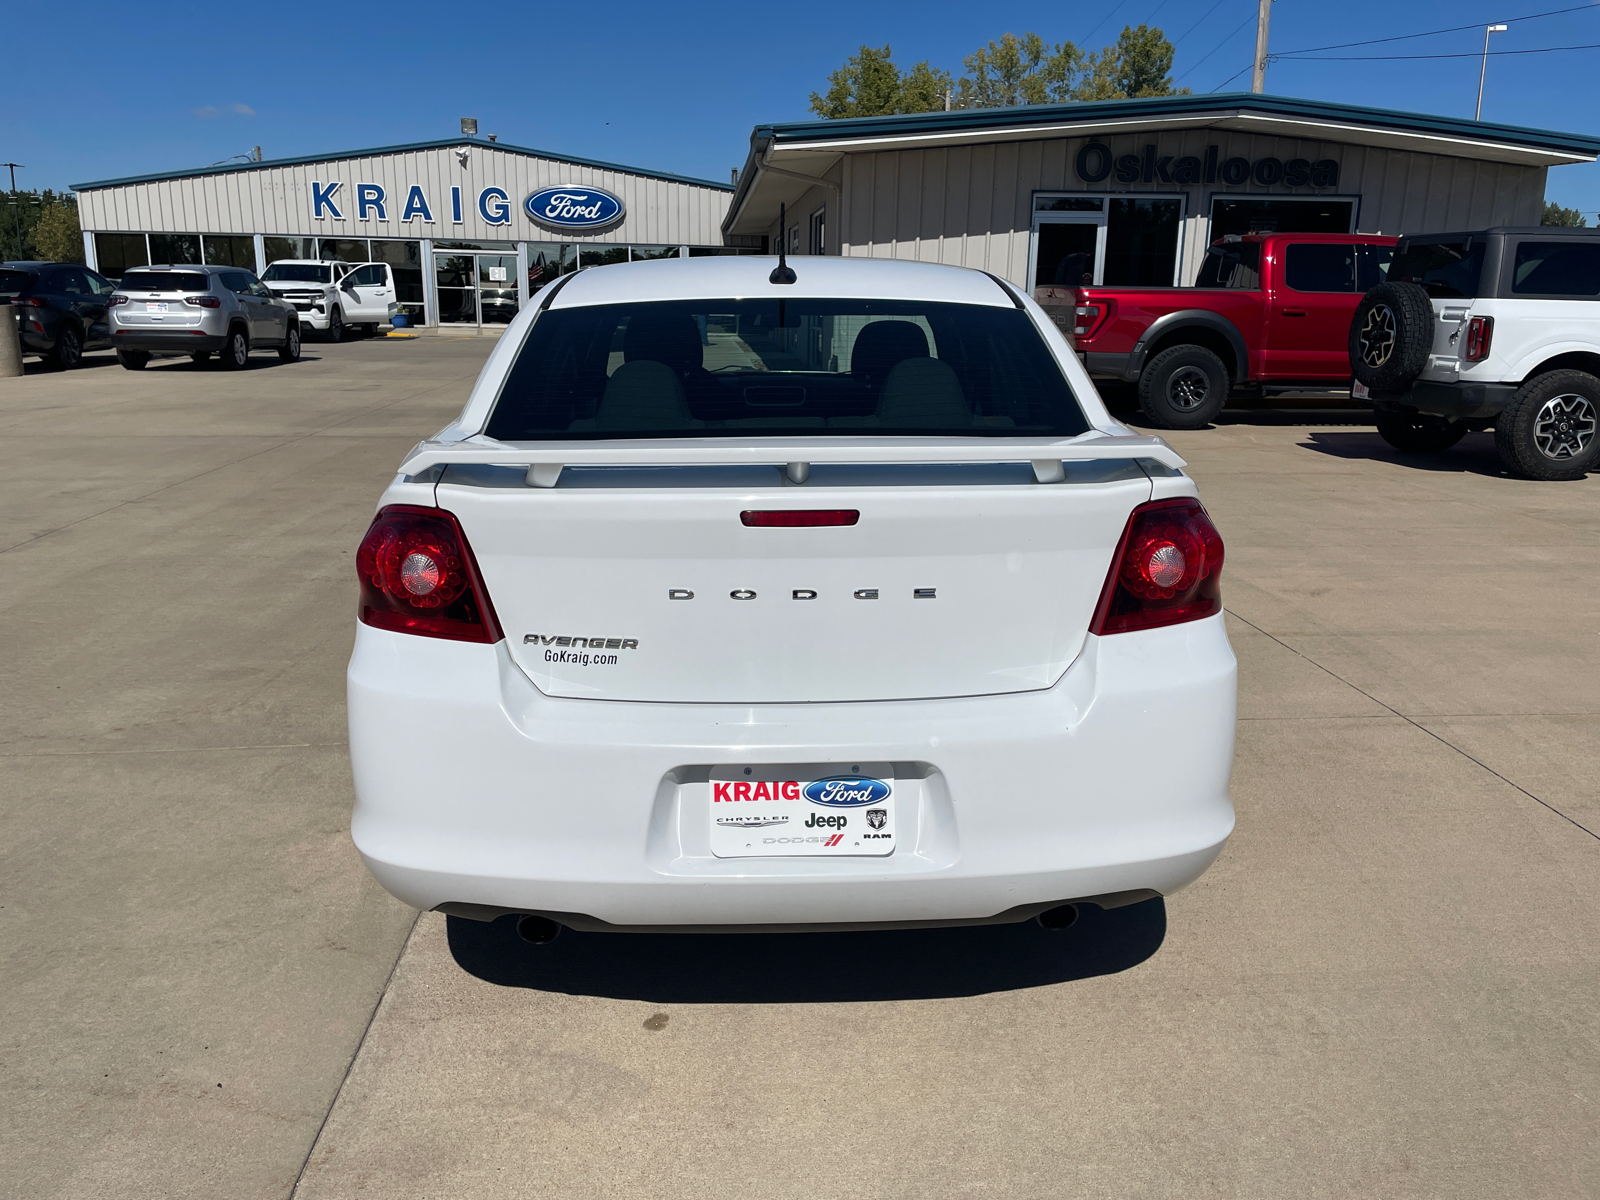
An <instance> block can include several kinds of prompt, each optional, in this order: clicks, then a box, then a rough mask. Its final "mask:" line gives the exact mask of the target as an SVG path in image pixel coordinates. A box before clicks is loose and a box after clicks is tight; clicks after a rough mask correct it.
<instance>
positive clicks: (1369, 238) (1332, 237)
mask: <svg viewBox="0 0 1600 1200" xmlns="http://www.w3.org/2000/svg"><path fill="white" fill-rule="evenodd" d="M1274 237H1292V238H1293V239H1294V240H1295V241H1297V242H1380V243H1388V242H1398V241H1399V240H1400V239H1399V237H1391V236H1390V235H1388V234H1385V233H1293V232H1288V231H1283V232H1280V231H1278V230H1273V231H1272V232H1271V233H1242V234H1240V235H1239V240H1240V241H1241V242H1260V241H1265V240H1266V239H1267V238H1274ZM1222 240H1223V239H1221V238H1219V239H1218V241H1217V242H1212V243H1211V244H1212V245H1213V246H1215V245H1217V244H1218V242H1220V241H1222Z"/></svg>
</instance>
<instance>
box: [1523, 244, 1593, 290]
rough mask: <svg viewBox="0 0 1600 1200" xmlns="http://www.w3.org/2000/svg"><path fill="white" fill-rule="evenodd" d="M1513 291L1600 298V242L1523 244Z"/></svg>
mask: <svg viewBox="0 0 1600 1200" xmlns="http://www.w3.org/2000/svg"><path fill="white" fill-rule="evenodd" d="M1511 290H1512V291H1513V292H1515V293H1516V294H1518V295H1525V296H1600V242H1579V241H1566V240H1563V241H1559V242H1522V243H1519V244H1518V246H1517V257H1516V262H1515V264H1514V265H1513V267H1512V272H1511Z"/></svg>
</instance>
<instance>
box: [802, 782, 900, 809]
mask: <svg viewBox="0 0 1600 1200" xmlns="http://www.w3.org/2000/svg"><path fill="white" fill-rule="evenodd" d="M804 794H805V798H806V799H807V800H809V801H811V803H813V804H826V805H829V806H831V807H833V808H855V807H856V806H857V805H860V804H877V803H878V802H879V801H881V800H887V799H888V798H889V785H888V784H887V783H884V782H882V781H881V780H878V779H865V778H863V777H861V776H859V775H844V776H838V777H836V778H833V779H818V780H817V781H816V782H815V783H808V784H806V787H805V793H804Z"/></svg>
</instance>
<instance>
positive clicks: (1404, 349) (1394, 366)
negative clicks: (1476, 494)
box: [1350, 226, 1600, 480]
mask: <svg viewBox="0 0 1600 1200" xmlns="http://www.w3.org/2000/svg"><path fill="white" fill-rule="evenodd" d="M1350 367H1351V371H1352V372H1353V374H1354V375H1355V384H1354V386H1353V388H1352V391H1353V393H1354V394H1355V396H1356V397H1357V398H1361V399H1370V400H1371V401H1372V403H1373V408H1374V410H1375V417H1376V421H1377V426H1378V432H1379V433H1380V434H1381V435H1382V436H1383V438H1384V440H1385V441H1387V442H1389V444H1390V445H1392V446H1394V447H1396V448H1397V449H1399V450H1403V451H1406V452H1408V453H1413V454H1433V453H1439V452H1441V451H1444V450H1448V449H1449V448H1450V447H1451V446H1453V445H1455V444H1456V443H1457V442H1458V441H1460V440H1461V438H1462V437H1463V436H1464V435H1465V434H1467V433H1468V432H1470V431H1472V430H1477V429H1491V428H1492V429H1493V430H1494V436H1495V447H1496V449H1497V450H1498V451H1499V454H1500V459H1501V461H1502V462H1503V463H1504V464H1505V466H1506V468H1507V469H1508V470H1510V471H1512V472H1514V473H1515V474H1518V475H1523V476H1526V477H1528V478H1530V479H1545V480H1563V479H1581V478H1583V476H1584V475H1585V474H1587V473H1588V472H1590V471H1595V470H1600V230H1595V229H1563V228H1552V227H1548V226H1531V227H1520V228H1512V227H1501V228H1495V229H1484V230H1478V231H1476V232H1470V233H1430V234H1418V235H1414V236H1409V237H1404V238H1401V239H1400V243H1399V245H1397V246H1396V247H1395V254H1394V262H1393V264H1392V265H1391V266H1390V268H1389V274H1388V278H1387V280H1386V281H1385V282H1384V283H1381V284H1379V285H1378V286H1377V287H1375V288H1373V289H1372V290H1371V291H1369V292H1368V293H1367V294H1366V295H1365V296H1364V297H1362V300H1361V303H1360V305H1359V306H1358V307H1357V309H1356V314H1355V318H1354V320H1353V321H1352V323H1351V326H1350Z"/></svg>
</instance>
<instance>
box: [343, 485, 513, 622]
mask: <svg viewBox="0 0 1600 1200" xmlns="http://www.w3.org/2000/svg"><path fill="white" fill-rule="evenodd" d="M356 574H357V575H358V576H359V577H360V580H361V608H360V617H361V620H362V621H363V622H364V623H365V624H367V625H372V626H374V627H376V628H378V629H389V630H393V631H394V632H396V633H417V634H421V635H422V636H424V637H438V638H453V639H455V640H456V641H461V642H488V643H493V642H498V641H499V640H500V638H501V637H502V636H503V635H502V634H501V632H500V622H499V621H498V620H497V619H496V618H495V615H494V606H493V605H492V604H490V602H489V593H488V592H487V591H486V590H485V589H484V586H483V580H482V578H481V577H480V576H479V574H478V563H477V560H476V559H474V558H473V557H472V547H471V546H469V545H467V538H466V535H465V534H463V533H462V532H461V524H460V522H458V521H457V520H456V518H455V514H454V513H450V512H446V511H445V510H444V509H442V508H417V507H414V506H412V505H409V504H395V505H391V506H390V507H388V508H385V509H384V510H383V511H382V512H380V513H379V514H378V515H377V517H376V518H375V519H374V520H373V522H372V527H371V528H370V529H368V530H367V536H366V537H364V538H362V539H361V548H360V549H359V550H357V551H356Z"/></svg>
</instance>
